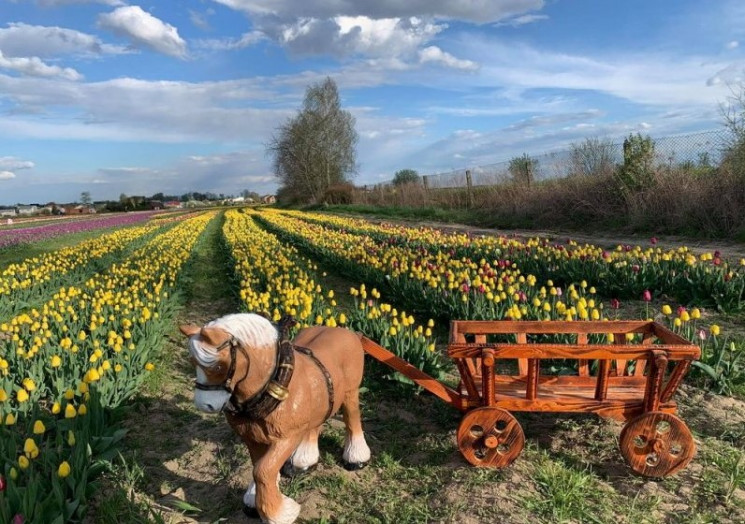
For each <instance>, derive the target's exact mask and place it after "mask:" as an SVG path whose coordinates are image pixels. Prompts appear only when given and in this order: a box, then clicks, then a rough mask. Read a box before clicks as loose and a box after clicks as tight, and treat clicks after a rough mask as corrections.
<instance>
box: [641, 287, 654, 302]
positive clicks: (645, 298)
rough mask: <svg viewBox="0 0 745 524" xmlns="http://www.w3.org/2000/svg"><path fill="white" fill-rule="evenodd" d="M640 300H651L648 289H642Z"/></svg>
mask: <svg viewBox="0 0 745 524" xmlns="http://www.w3.org/2000/svg"><path fill="white" fill-rule="evenodd" d="M642 300H643V301H644V302H651V301H652V293H650V291H649V290H648V289H645V290H644V293H642Z"/></svg>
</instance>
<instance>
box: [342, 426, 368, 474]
mask: <svg viewBox="0 0 745 524" xmlns="http://www.w3.org/2000/svg"><path fill="white" fill-rule="evenodd" d="M342 459H343V460H344V467H345V468H346V469H350V470H355V469H362V468H363V467H364V466H365V464H367V463H368V462H369V461H370V448H369V447H368V445H367V442H366V441H365V436H364V435H363V434H360V435H358V436H353V437H348V438H347V441H346V442H345V443H344V453H342Z"/></svg>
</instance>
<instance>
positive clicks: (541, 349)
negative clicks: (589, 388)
mask: <svg viewBox="0 0 745 524" xmlns="http://www.w3.org/2000/svg"><path fill="white" fill-rule="evenodd" d="M484 348H491V349H494V358H497V359H503V358H541V359H546V358H568V359H589V360H592V359H609V360H613V359H616V358H622V359H626V360H632V359H637V358H649V356H650V354H649V352H650V351H651V348H654V349H659V350H661V351H665V352H666V353H668V354H669V356H670V359H671V360H684V359H685V360H691V359H696V358H698V355H700V353H701V350H700V349H699V348H698V346H696V345H693V344H688V345H686V346H677V345H676V346H670V345H655V346H651V348H648V347H644V346H641V345H628V346H626V345H625V346H617V345H615V344H593V345H590V346H582V345H579V344H525V345H521V344H499V343H495V344H451V345H450V346H449V347H448V354H449V355H450V356H451V357H452V358H456V359H457V358H475V357H477V356H478V355H480V354H481V350H482V349H484Z"/></svg>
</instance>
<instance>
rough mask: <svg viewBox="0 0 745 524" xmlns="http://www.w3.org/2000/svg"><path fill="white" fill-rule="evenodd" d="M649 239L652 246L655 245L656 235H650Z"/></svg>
mask: <svg viewBox="0 0 745 524" xmlns="http://www.w3.org/2000/svg"><path fill="white" fill-rule="evenodd" d="M649 241H650V242H651V243H652V245H653V246H656V245H657V237H652V238H650V239H649Z"/></svg>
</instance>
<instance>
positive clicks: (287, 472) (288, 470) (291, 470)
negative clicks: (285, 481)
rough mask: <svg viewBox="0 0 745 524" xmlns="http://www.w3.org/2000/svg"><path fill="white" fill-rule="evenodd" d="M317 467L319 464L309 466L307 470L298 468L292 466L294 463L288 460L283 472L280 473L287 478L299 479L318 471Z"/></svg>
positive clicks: (283, 466)
mask: <svg viewBox="0 0 745 524" xmlns="http://www.w3.org/2000/svg"><path fill="white" fill-rule="evenodd" d="M317 466H318V463H316V464H313V465H312V466H307V467H305V468H296V467H295V466H293V465H292V462H290V461H289V460H288V461H287V462H285V463H284V464H283V465H282V470H281V471H280V473H281V474H282V476H283V477H287V478H293V477H299V476H301V475H305V474H306V473H310V472H311V471H313V470H314V469H316V467H317Z"/></svg>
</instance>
